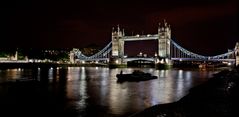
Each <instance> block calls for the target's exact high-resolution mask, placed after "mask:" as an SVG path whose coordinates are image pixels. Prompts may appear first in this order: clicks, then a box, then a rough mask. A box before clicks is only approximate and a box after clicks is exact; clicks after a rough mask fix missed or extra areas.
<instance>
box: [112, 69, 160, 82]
mask: <svg viewBox="0 0 239 117" xmlns="http://www.w3.org/2000/svg"><path fill="white" fill-rule="evenodd" d="M116 77H117V78H118V82H123V81H146V80H151V79H157V78H158V77H157V76H153V75H151V74H150V73H145V72H143V71H140V70H134V71H133V72H132V73H131V74H123V73H122V71H121V73H120V74H117V75H116Z"/></svg>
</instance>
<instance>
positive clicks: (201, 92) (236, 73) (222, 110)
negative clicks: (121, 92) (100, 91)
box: [131, 67, 239, 117]
mask: <svg viewBox="0 0 239 117" xmlns="http://www.w3.org/2000/svg"><path fill="white" fill-rule="evenodd" d="M238 91H239V67H237V68H235V69H232V70H223V71H221V72H219V73H217V74H215V75H214V76H213V77H212V78H211V79H209V80H208V81H207V82H206V83H204V84H201V85H199V86H196V87H194V88H192V89H190V91H189V94H187V95H186V96H184V97H183V98H182V99H180V100H179V101H177V102H174V103H169V104H160V105H155V106H153V107H150V108H147V109H145V110H144V111H142V112H139V113H136V114H134V115H132V116H131V117H238V116H239V114H238V112H239V109H238V107H237V106H238V104H239V103H238V102H239V96H238ZM237 111H238V112H237Z"/></svg>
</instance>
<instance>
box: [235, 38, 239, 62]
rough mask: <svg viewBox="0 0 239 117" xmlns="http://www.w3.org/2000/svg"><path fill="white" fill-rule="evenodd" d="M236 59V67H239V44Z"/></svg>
mask: <svg viewBox="0 0 239 117" xmlns="http://www.w3.org/2000/svg"><path fill="white" fill-rule="evenodd" d="M235 57H236V66H238V65H239V42H237V43H236V46H235Z"/></svg>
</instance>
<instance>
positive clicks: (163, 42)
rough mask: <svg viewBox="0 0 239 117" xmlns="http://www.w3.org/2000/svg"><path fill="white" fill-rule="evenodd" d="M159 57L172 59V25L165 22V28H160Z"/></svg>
mask: <svg viewBox="0 0 239 117" xmlns="http://www.w3.org/2000/svg"><path fill="white" fill-rule="evenodd" d="M158 36H159V38H158V55H159V57H160V58H164V59H166V58H167V59H170V39H171V29H170V25H168V24H167V22H166V21H165V20H164V24H163V26H160V23H159V27H158Z"/></svg>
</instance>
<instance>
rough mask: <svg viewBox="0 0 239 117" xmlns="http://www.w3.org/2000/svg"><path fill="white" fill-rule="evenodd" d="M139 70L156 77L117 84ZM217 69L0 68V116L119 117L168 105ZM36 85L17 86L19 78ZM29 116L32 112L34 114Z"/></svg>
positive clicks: (205, 79) (206, 78)
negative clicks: (118, 77) (123, 75)
mask: <svg viewBox="0 0 239 117" xmlns="http://www.w3.org/2000/svg"><path fill="white" fill-rule="evenodd" d="M121 70H122V71H123V73H131V72H132V71H133V70H142V71H144V72H148V73H151V74H153V75H156V76H158V79H153V80H149V81H141V82H123V83H118V82H117V78H116V74H117V73H120V71H121ZM216 72H217V71H199V70H181V69H171V70H155V69H154V68H116V69H109V68H103V67H68V68H57V69H52V68H51V69H40V68H38V69H35V70H32V69H20V68H19V69H5V70H0V103H1V105H2V106H1V108H0V113H5V114H7V115H11V114H12V113H14V112H17V113H18V114H19V115H21V116H36V115H39V116H49V115H52V116H57V115H61V116H67V117H90V116H98V117H102V116H104V117H112V116H113V117H122V116H129V115H132V114H134V113H136V112H139V111H142V110H144V109H145V108H148V107H150V106H153V105H156V104H164V103H170V102H174V101H177V100H179V99H180V98H182V97H183V96H185V95H186V94H187V93H188V91H189V89H190V88H191V87H193V86H196V85H199V84H201V83H203V82H205V81H207V80H208V78H210V77H211V76H212V75H213V74H214V73H216ZM33 78H34V79H36V80H37V81H39V82H29V83H27V82H26V83H21V82H25V81H21V82H20V83H19V82H16V80H17V79H33ZM30 113H34V114H33V115H32V114H30Z"/></svg>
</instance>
